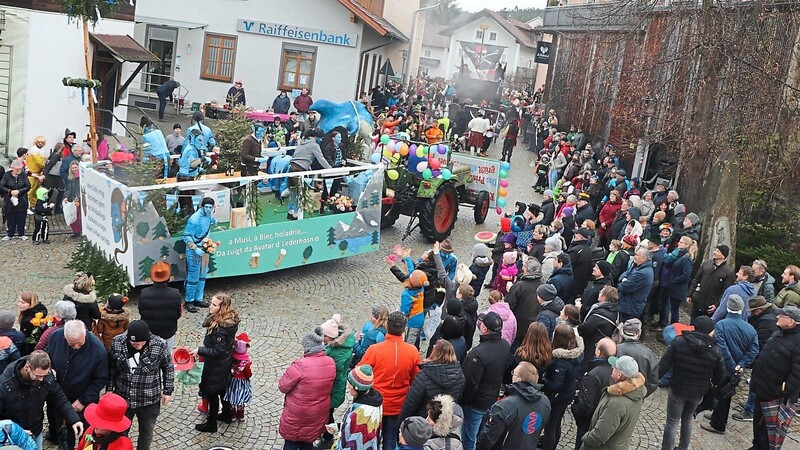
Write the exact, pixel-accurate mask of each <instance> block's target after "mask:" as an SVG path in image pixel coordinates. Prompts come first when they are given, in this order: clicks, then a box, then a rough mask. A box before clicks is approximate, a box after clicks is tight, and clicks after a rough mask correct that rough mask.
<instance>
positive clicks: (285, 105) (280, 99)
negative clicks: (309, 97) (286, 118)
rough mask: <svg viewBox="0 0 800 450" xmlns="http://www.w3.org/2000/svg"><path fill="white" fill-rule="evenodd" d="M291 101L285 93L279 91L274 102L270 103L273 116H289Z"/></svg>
mask: <svg viewBox="0 0 800 450" xmlns="http://www.w3.org/2000/svg"><path fill="white" fill-rule="evenodd" d="M291 106H292V101H291V100H290V99H289V95H288V94H287V92H286V91H281V92H280V93H279V94H278V96H277V97H275V100H273V101H272V112H274V113H275V114H289V108H290V107H291Z"/></svg>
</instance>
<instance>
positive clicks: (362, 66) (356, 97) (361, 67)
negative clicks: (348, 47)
mask: <svg viewBox="0 0 800 450" xmlns="http://www.w3.org/2000/svg"><path fill="white" fill-rule="evenodd" d="M392 42H394V36H392V35H389V42H384V43H383V44H381V45H377V46H375V47H372V48H368V49H366V50H363V51H361V53H359V55H358V77H357V78H356V94H355V95H354V96H353V98H354V99H356V100H358V82H359V81H360V80H361V73H362V72H363V71H364V64H363V62H362V60H363V59H364V55H365V54H366V53H367V52H371V51H373V50H377V49H379V48H381V47H386V46H387V45H389V44H391V43H392ZM367 92H368V91H367Z"/></svg>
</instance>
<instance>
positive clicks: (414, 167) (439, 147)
mask: <svg viewBox="0 0 800 450" xmlns="http://www.w3.org/2000/svg"><path fill="white" fill-rule="evenodd" d="M379 142H380V143H381V144H382V145H381V147H383V150H382V151H381V150H380V147H378V148H376V151H375V153H373V154H372V156H370V161H372V162H373V163H374V164H378V163H379V162H380V161H381V159H386V160H387V161H389V162H391V163H394V164H397V163H399V162H400V158H404V157H408V169H409V170H411V171H416V172H418V173H419V174H421V175H422V178H423V179H425V180H430V179H432V178H439V177H441V178H442V179H444V180H449V179H450V178H451V177H452V176H453V173H452V172H451V171H450V169H448V168H447V167H444V166H443V165H442V160H440V159H439V158H437V157H436V155H437V154H438V155H442V156H446V155H447V152H448V151H450V148H449V147H448V146H447V145H446V144H432V145H430V146H425V145H423V144H420V145H417V144H411V145H410V146H409V145H408V143H406V142H404V141H396V140H394V139H392V138H391V137H390V136H389V135H388V134H384V135H382V136H381V137H380V139H379ZM386 176H388V177H389V179H390V180H396V179H398V178H399V177H400V173H399V172H397V170H395V169H389V170H388V171H387V172H386Z"/></svg>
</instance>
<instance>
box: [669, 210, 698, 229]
mask: <svg viewBox="0 0 800 450" xmlns="http://www.w3.org/2000/svg"><path fill="white" fill-rule="evenodd" d="M675 211H676V213H677V211H678V208H677V207H676V208H675ZM686 219H687V220H688V221H689V222H691V223H692V225H697V224H698V223H700V217H698V216H697V214H695V213H693V212H690V213H689V214H687V215H686Z"/></svg>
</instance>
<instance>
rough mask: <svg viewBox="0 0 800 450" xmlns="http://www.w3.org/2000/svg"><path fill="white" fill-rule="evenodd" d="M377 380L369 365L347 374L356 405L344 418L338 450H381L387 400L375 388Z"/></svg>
mask: <svg viewBox="0 0 800 450" xmlns="http://www.w3.org/2000/svg"><path fill="white" fill-rule="evenodd" d="M374 379H375V378H374V374H373V372H372V367H370V366H368V365H361V366H356V367H355V368H353V370H351V371H350V373H349V374H348V375H347V391H348V393H349V394H350V395H351V396H352V397H353V404H352V405H351V406H350V407H349V408H348V409H347V411H345V413H344V417H343V418H342V427H341V430H342V431H341V435H340V438H339V441H338V442H337V447H336V448H337V449H348V448H374V449H377V448H378V447H379V446H380V435H381V416H382V415H383V408H382V406H381V404H382V403H383V398H381V394H380V393H378V391H376V390H375V389H373V388H372V383H373V381H374ZM328 431H329V432H331V431H333V430H328Z"/></svg>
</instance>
